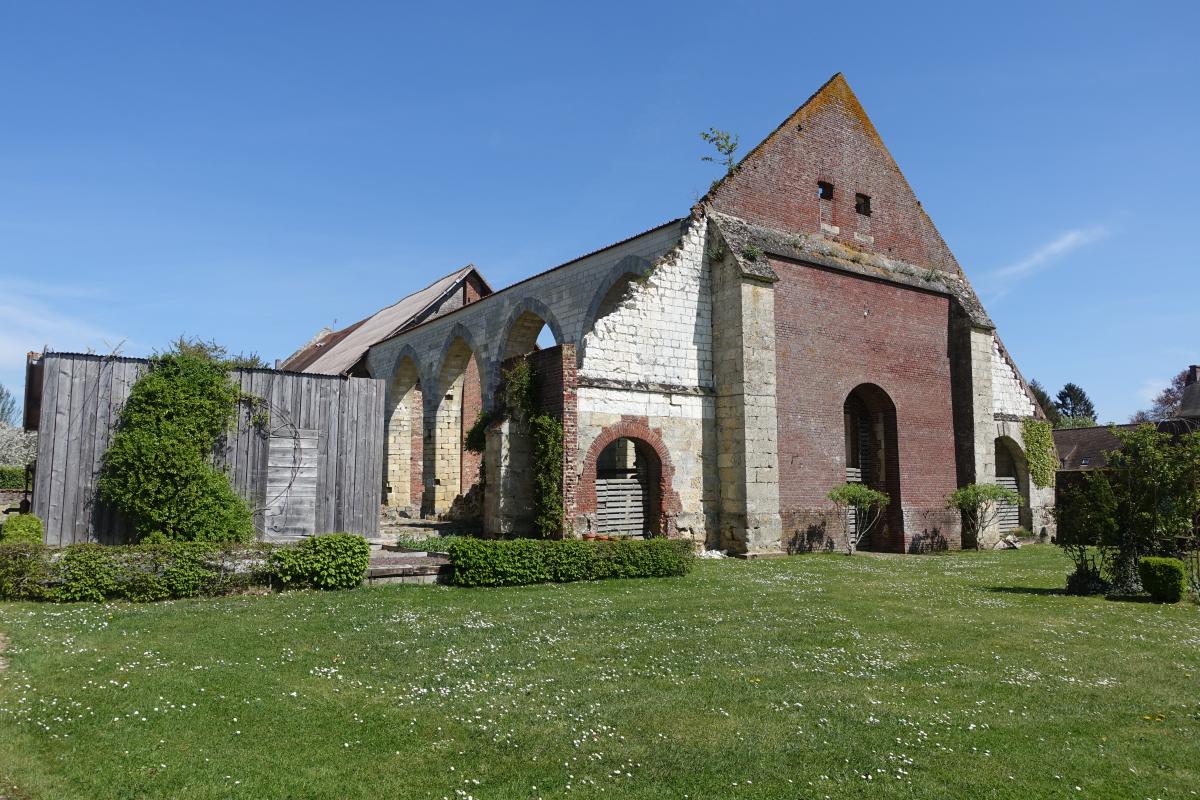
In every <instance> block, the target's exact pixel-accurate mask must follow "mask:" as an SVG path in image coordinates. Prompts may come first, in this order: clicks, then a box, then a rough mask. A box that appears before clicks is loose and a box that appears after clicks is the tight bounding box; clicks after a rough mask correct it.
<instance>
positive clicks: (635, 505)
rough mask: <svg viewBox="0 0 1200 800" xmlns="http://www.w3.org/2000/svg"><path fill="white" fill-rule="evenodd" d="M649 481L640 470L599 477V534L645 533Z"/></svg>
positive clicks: (597, 498) (597, 481) (597, 487)
mask: <svg viewBox="0 0 1200 800" xmlns="http://www.w3.org/2000/svg"><path fill="white" fill-rule="evenodd" d="M647 496H648V492H647V491H646V477H645V475H644V474H642V473H641V472H640V471H639V470H637V469H613V470H604V471H603V472H600V473H598V474H597V475H596V532H597V533H644V532H645V531H646V498H647Z"/></svg>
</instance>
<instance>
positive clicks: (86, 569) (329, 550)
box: [0, 534, 370, 603]
mask: <svg viewBox="0 0 1200 800" xmlns="http://www.w3.org/2000/svg"><path fill="white" fill-rule="evenodd" d="M330 539H333V540H334V541H333V542H332V543H330V542H328V541H319V540H330ZM345 540H355V541H353V542H346V541H345ZM369 550H370V547H369V545H368V544H367V542H366V540H365V539H363V538H362V537H361V536H350V535H349V534H333V535H329V536H317V537H313V539H308V540H305V541H304V542H302V543H301V544H299V545H297V546H294V547H279V546H274V545H268V544H254V545H221V544H218V543H214V542H168V543H165V544H139V545H129V546H106V545H99V544H76V545H71V546H70V547H65V548H62V549H61V550H55V549H51V548H49V547H45V546H44V545H42V544H40V543H38V544H26V543H16V544H10V543H7V542H0V600H48V601H51V602H59V603H62V602H73V601H91V602H102V601H104V600H130V601H133V602H137V603H143V602H149V601H153V600H167V599H173V598H185V597H215V596H219V595H224V594H231V593H234V592H239V591H246V590H248V589H252V588H255V587H263V588H265V587H271V586H282V585H287V586H293V587H294V586H314V587H317V588H325V589H333V588H350V587H352V586H357V585H358V584H359V583H361V581H362V577H363V575H364V574H365V572H366V568H367V563H366V562H367V557H366V555H363V556H362V557H361V558H358V554H362V553H369ZM348 554H353V556H354V557H353V558H349V557H348Z"/></svg>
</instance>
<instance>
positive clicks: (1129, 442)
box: [1058, 425, 1200, 593]
mask: <svg viewBox="0 0 1200 800" xmlns="http://www.w3.org/2000/svg"><path fill="white" fill-rule="evenodd" d="M1114 433H1115V435H1116V437H1117V438H1118V439H1119V440H1120V442H1121V448H1120V449H1119V450H1116V451H1113V452H1111V453H1108V454H1106V462H1107V466H1106V468H1105V469H1104V470H1097V471H1095V472H1092V473H1089V474H1088V475H1087V477H1086V478H1085V483H1084V485H1083V487H1081V488H1080V489H1077V490H1073V491H1071V492H1069V493H1068V494H1067V495H1066V497H1065V498H1064V503H1063V507H1062V509H1061V510H1060V511H1059V514H1058V516H1059V528H1058V538H1059V542H1060V544H1062V545H1063V546H1064V547H1066V548H1072V547H1074V548H1077V549H1078V548H1083V549H1084V550H1086V549H1087V548H1096V549H1098V550H1100V551H1101V552H1102V553H1103V557H1104V559H1105V561H1106V568H1107V572H1108V573H1109V577H1110V578H1111V580H1112V583H1113V587H1114V588H1115V589H1116V591H1118V592H1122V593H1132V592H1136V591H1138V590H1139V589H1140V581H1139V578H1138V560H1139V559H1140V558H1142V557H1143V556H1177V555H1180V554H1181V553H1183V552H1185V551H1186V550H1188V549H1191V548H1194V547H1195V545H1196V541H1195V532H1194V528H1193V525H1194V523H1195V520H1196V517H1197V514H1200V433H1187V434H1182V435H1176V434H1172V433H1168V432H1165V431H1159V430H1158V429H1157V428H1155V427H1154V426H1153V425H1139V426H1138V427H1137V428H1135V429H1134V430H1132V431H1114ZM1077 563H1078V559H1077Z"/></svg>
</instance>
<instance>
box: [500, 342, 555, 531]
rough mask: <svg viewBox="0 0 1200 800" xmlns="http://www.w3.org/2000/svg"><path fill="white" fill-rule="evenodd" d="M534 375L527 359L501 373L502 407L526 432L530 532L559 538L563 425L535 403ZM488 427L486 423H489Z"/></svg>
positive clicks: (535, 378)
mask: <svg viewBox="0 0 1200 800" xmlns="http://www.w3.org/2000/svg"><path fill="white" fill-rule="evenodd" d="M537 398H538V391H537V375H536V374H535V373H534V370H533V367H532V366H531V365H530V364H529V362H528V360H524V359H523V360H521V361H519V362H517V363H516V364H514V365H513V367H512V368H511V369H509V370H508V371H507V372H505V373H504V407H505V409H506V411H507V412H508V413H509V414H510V415H512V416H513V417H515V418H516V419H517V420H518V421H519V422H520V423H521V424H522V425H523V426H524V427H525V428H526V429H527V430H528V432H529V437H530V440H531V444H532V450H533V456H532V464H531V465H530V467H531V469H532V470H533V519H534V529H535V530H536V532H537V534H538V535H539V536H541V537H542V538H546V539H549V538H555V537H558V536H561V535H562V532H563V526H564V519H565V514H566V511H565V508H564V504H563V491H562V476H563V426H562V422H560V421H559V420H557V419H555V418H554V416H553V415H551V414H548V413H546V412H545V411H543V410H542V409H541V408H539V404H538V399H537ZM488 424H490V421H489V423H488Z"/></svg>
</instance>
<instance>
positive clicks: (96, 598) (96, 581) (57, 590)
mask: <svg viewBox="0 0 1200 800" xmlns="http://www.w3.org/2000/svg"><path fill="white" fill-rule="evenodd" d="M113 555H114V553H113V551H112V550H110V548H107V547H105V546H104V545H102V544H73V545H71V546H70V547H67V548H65V549H64V550H63V551H62V555H60V556H59V558H58V559H57V560H56V561H54V562H52V564H51V581H52V582H53V584H54V585H52V586H51V587H50V590H49V592H48V596H49V598H50V599H51V600H56V601H58V602H69V601H72V600H91V601H93V602H97V603H100V602H103V601H104V600H106V599H108V598H109V597H111V596H113V595H115V594H116V593H117V586H118V585H119V582H120V581H119V579H120V570H119V568H118V565H117V563H116V561H115V560H114V559H113Z"/></svg>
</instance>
